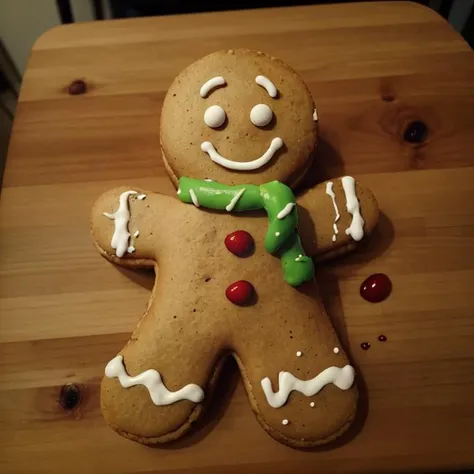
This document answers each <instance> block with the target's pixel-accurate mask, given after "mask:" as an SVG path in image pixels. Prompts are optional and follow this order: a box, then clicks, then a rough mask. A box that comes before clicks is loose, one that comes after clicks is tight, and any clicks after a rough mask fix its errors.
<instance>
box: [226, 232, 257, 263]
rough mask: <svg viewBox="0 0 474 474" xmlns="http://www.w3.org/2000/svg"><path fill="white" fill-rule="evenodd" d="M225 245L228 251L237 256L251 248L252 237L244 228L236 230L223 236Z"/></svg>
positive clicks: (249, 250) (242, 255)
mask: <svg viewBox="0 0 474 474" xmlns="http://www.w3.org/2000/svg"><path fill="white" fill-rule="evenodd" d="M224 243H225V246H226V247H227V250H229V252H232V253H233V254H234V255H237V256H239V257H244V256H246V255H248V254H249V253H250V252H251V250H252V249H253V238H252V236H251V235H250V234H249V233H248V232H245V230H236V231H235V232H232V234H229V235H228V236H227V237H226V238H225V241H224Z"/></svg>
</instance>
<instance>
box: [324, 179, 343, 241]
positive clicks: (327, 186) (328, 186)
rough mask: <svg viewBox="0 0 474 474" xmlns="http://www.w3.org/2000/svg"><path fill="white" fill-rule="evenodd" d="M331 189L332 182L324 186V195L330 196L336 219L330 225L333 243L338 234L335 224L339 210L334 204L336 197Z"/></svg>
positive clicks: (338, 216)
mask: <svg viewBox="0 0 474 474" xmlns="http://www.w3.org/2000/svg"><path fill="white" fill-rule="evenodd" d="M332 187H333V182H332V181H329V183H327V184H326V194H329V196H331V199H332V205H333V207H334V212H335V213H336V218H335V219H334V223H333V225H332V228H333V229H334V235H333V236H332V241H333V242H335V241H336V236H337V234H339V229H338V228H337V224H336V222H337V221H338V220H339V218H340V217H341V215H340V214H339V209H338V207H337V204H336V195H335V194H334V191H333V189H332Z"/></svg>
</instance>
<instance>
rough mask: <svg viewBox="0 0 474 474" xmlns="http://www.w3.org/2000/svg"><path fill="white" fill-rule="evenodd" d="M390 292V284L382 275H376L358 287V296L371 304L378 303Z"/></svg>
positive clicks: (388, 279)
mask: <svg viewBox="0 0 474 474" xmlns="http://www.w3.org/2000/svg"><path fill="white" fill-rule="evenodd" d="M391 292H392V282H391V281H390V278H389V277H388V276H387V275H385V274H384V273H376V274H375V275H371V276H369V277H368V278H366V279H365V280H364V282H363V283H362V285H361V286H360V296H362V298H364V300H367V301H370V302H371V303H380V301H383V300H384V299H386V298H388V296H389V295H390V293H391Z"/></svg>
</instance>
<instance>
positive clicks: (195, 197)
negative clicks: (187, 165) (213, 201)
mask: <svg viewBox="0 0 474 474" xmlns="http://www.w3.org/2000/svg"><path fill="white" fill-rule="evenodd" d="M189 195H190V196H191V200H192V201H193V204H194V205H195V206H196V207H199V201H198V198H197V196H196V193H195V192H194V189H190V190H189Z"/></svg>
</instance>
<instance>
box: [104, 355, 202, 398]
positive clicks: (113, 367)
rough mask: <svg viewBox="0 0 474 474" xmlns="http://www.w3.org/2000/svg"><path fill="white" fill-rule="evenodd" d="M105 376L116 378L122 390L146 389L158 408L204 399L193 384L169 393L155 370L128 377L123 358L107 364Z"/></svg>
mask: <svg viewBox="0 0 474 474" xmlns="http://www.w3.org/2000/svg"><path fill="white" fill-rule="evenodd" d="M105 375H106V376H107V377H108V378H110V379H111V378H114V377H118V379H119V382H120V385H122V387H124V388H129V387H133V386H135V385H144V386H145V387H146V388H147V389H148V392H149V393H150V397H151V399H152V400H153V403H154V404H155V405H158V406H164V405H171V404H172V403H175V402H178V401H180V400H190V401H191V402H194V403H199V402H201V401H202V400H203V399H204V391H203V389H202V388H201V387H199V385H196V384H194V383H191V384H189V385H186V386H184V387H183V388H181V389H180V390H177V391H176V392H170V391H169V390H168V389H167V388H166V387H165V385H164V384H163V382H162V380H161V375H160V373H159V372H158V371H156V370H155V369H149V370H145V372H142V373H141V374H138V375H136V376H135V377H130V375H128V374H127V372H126V371H125V367H124V365H123V357H122V356H120V355H118V356H117V357H115V358H113V359H112V360H111V361H110V362H109V363H108V364H107V366H106V367H105Z"/></svg>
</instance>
